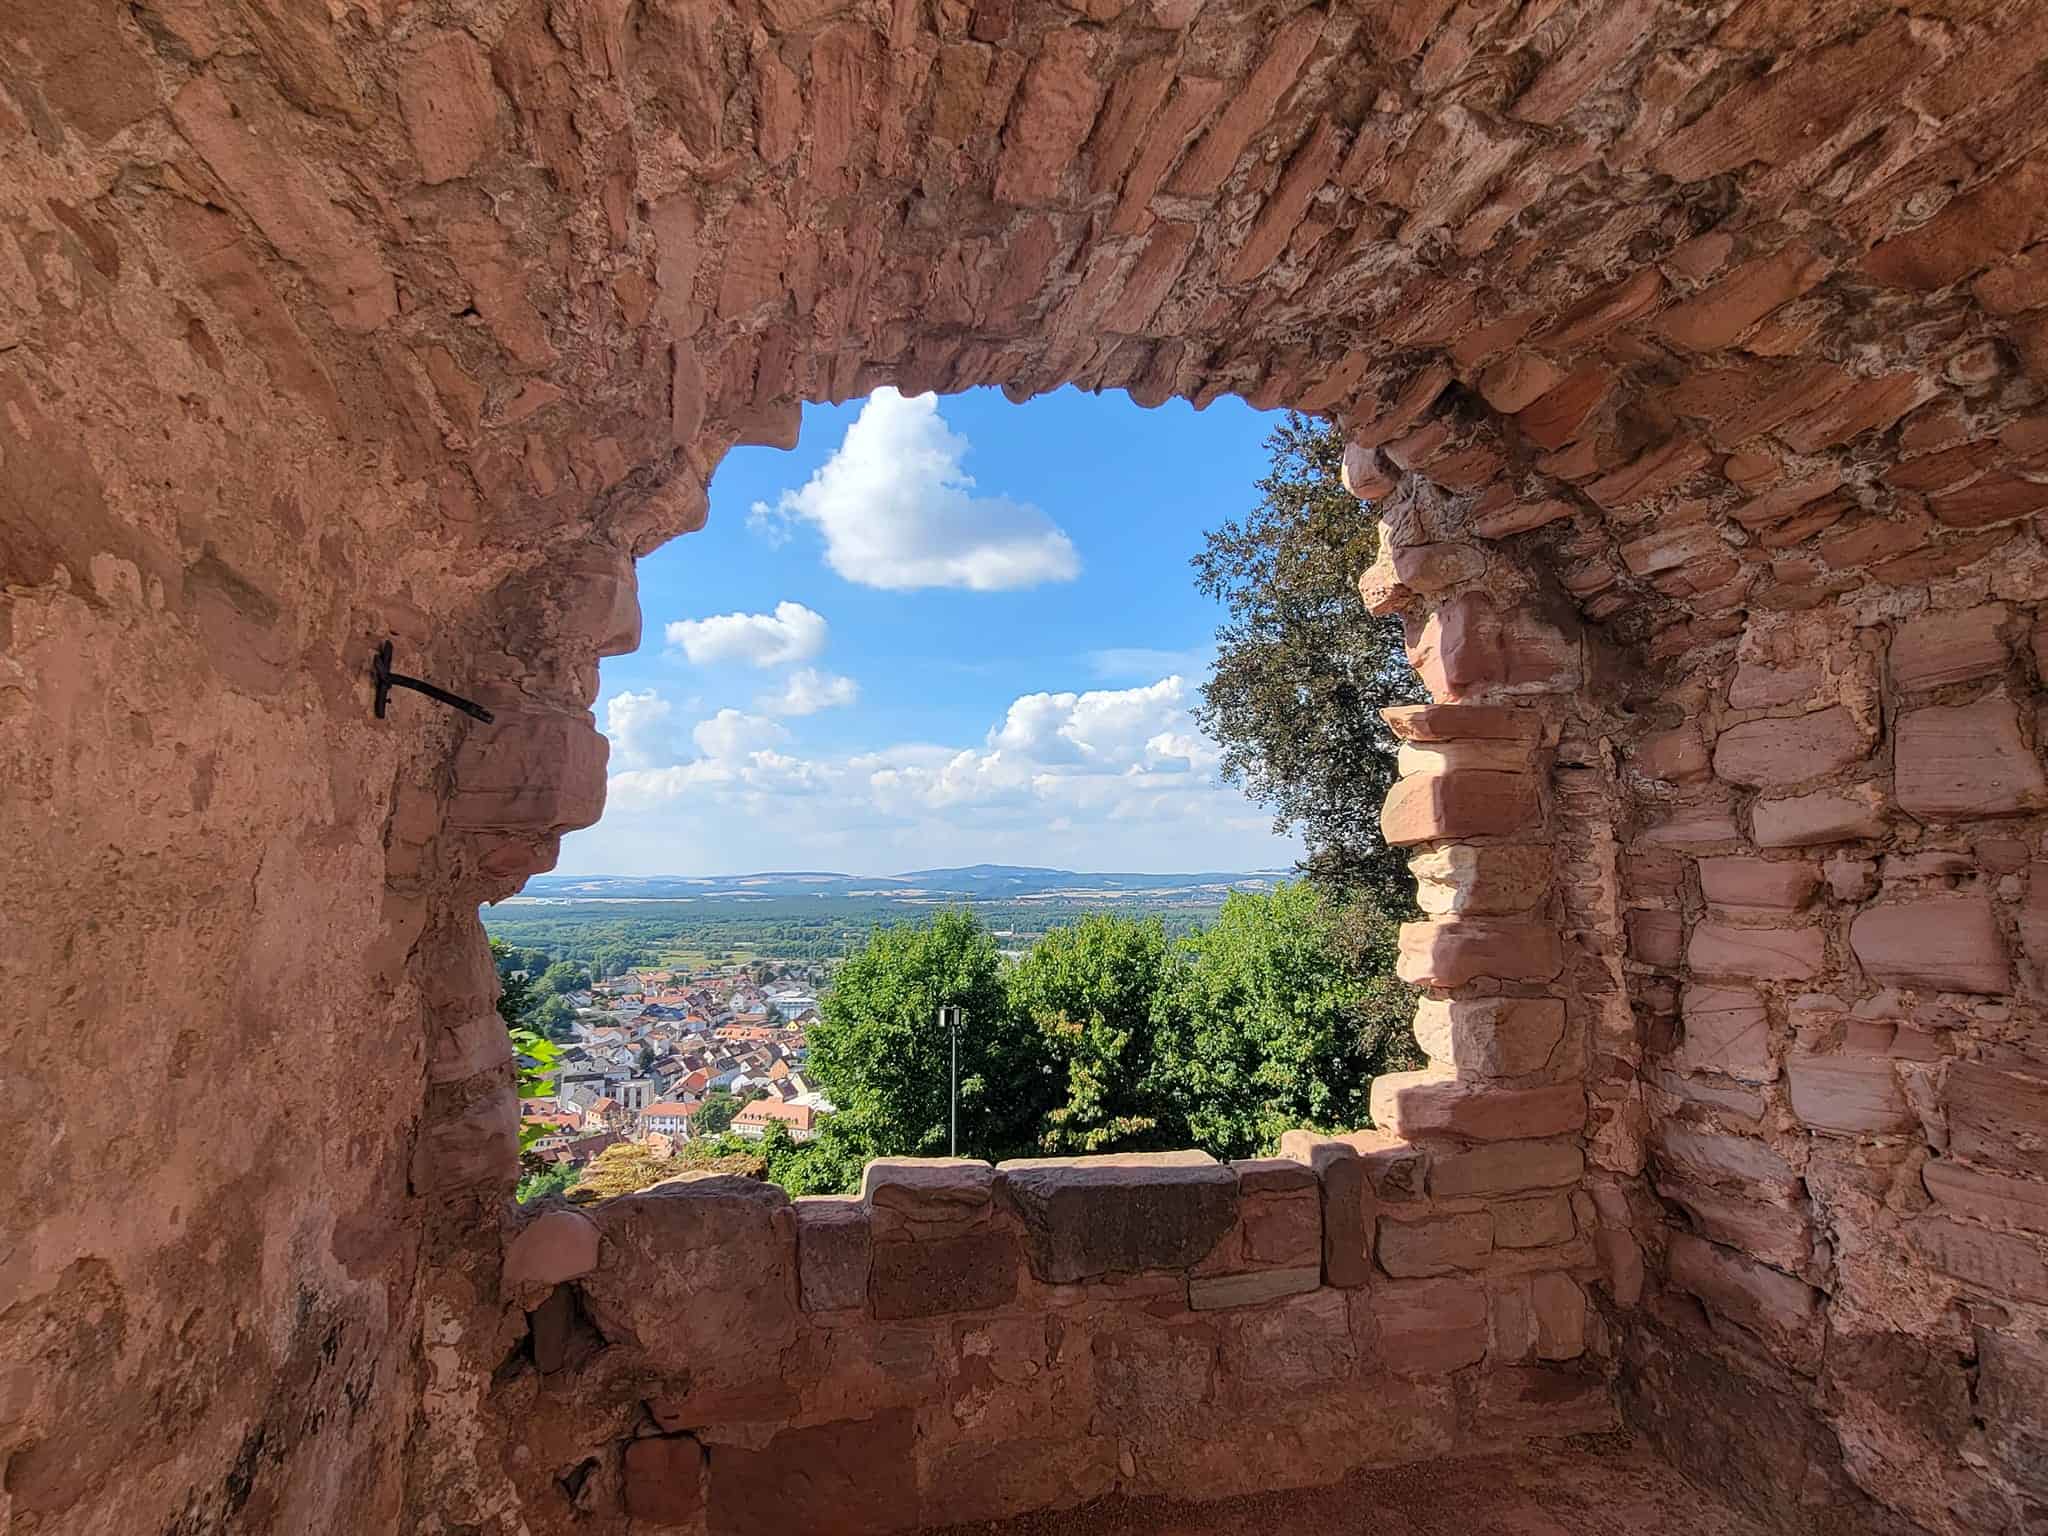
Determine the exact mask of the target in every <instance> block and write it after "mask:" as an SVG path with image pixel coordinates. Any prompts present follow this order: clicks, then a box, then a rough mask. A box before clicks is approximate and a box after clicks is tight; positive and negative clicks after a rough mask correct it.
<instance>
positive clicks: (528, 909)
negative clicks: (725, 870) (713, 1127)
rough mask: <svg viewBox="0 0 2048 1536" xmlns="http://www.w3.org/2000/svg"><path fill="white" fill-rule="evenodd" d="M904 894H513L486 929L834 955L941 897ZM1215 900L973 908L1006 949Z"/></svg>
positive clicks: (534, 936)
mask: <svg viewBox="0 0 2048 1536" xmlns="http://www.w3.org/2000/svg"><path fill="white" fill-rule="evenodd" d="M958 904H959V902H958V899H957V898H954V899H953V900H951V901H949V902H941V901H935V902H933V903H932V904H931V906H930V907H919V906H916V905H912V904H909V903H906V902H905V901H904V900H902V898H900V897H862V896H837V895H834V896H772V897H763V898H753V897H730V896H719V897H700V898H698V899H696V900H693V901H634V902H616V901H593V902H563V903H559V904H557V903H554V902H549V903H547V904H545V905H540V904H526V903H516V904H512V905H506V906H498V907H486V908H484V909H483V914H482V916H483V922H484V929H485V931H486V932H488V933H489V934H490V936H491V937H492V938H494V939H498V940H501V941H503V942H504V943H506V944H510V945H513V946H515V947H517V948H521V949H539V950H545V951H546V952H547V954H548V955H549V956H550V957H551V958H552V959H555V960H573V961H575V962H577V963H578V964H580V965H585V966H590V967H592V968H597V967H599V966H600V965H601V964H602V963H603V961H604V960H605V959H606V958H608V957H610V956H616V955H617V954H618V952H620V951H622V950H630V951H633V952H635V953H636V954H638V955H640V956H641V957H642V958H641V959H640V960H639V961H638V962H637V963H640V964H649V965H653V964H662V965H702V964H710V963H715V962H720V961H726V960H753V959H769V960H795V961H805V962H812V963H816V962H822V961H826V960H834V959H840V958H843V957H844V956H846V955H848V954H850V953H852V952H853V951H855V950H857V949H859V948H860V947H861V945H862V944H864V943H865V942H866V941H867V939H868V936H869V935H870V934H871V933H872V932H873V931H874V930H875V929H876V928H878V927H886V926H889V925H892V924H899V923H910V922H916V921H919V920H920V919H924V918H929V917H930V916H931V914H932V912H934V911H936V910H940V909H941V908H943V907H945V906H947V905H955V906H957V905H958ZM1222 907H1223V899H1222V895H1221V893H1220V892H1219V893H1218V894H1217V896H1216V897H1215V899H1214V900H1209V901H1201V900H1193V899H1190V898H1189V897H1187V896H1186V895H1185V894H1180V895H1177V896H1175V897H1174V898H1173V899H1172V900H1171V901H1170V902H1162V901H1156V900H1148V899H1147V898H1146V897H1144V896H1143V895H1142V894H1137V893H1128V894H1119V895H1118V896H1116V897H1115V898H1114V899H1111V900H1106V901H1072V902H1066V901H1048V900H1046V899H1044V898H1039V899H1037V900H1034V901H1030V902H1003V901H990V902H975V903H973V908H974V913H975V916H976V917H977V918H978V919H980V921H981V923H982V925H983V926H984V927H985V928H987V929H988V930H989V931H990V932H991V933H993V934H995V935H996V938H997V942H998V943H999V944H1000V945H1001V946H1002V947H1003V948H1005V949H1017V950H1023V949H1029V948H1030V947H1031V946H1032V944H1034V943H1036V942H1037V940H1038V939H1039V938H1041V937H1043V936H1044V934H1045V933H1046V931H1047V930H1048V929H1051V928H1056V927H1067V926H1071V925H1072V924H1074V923H1077V922H1079V921H1080V920H1081V919H1082V918H1083V917H1085V916H1087V915H1088V914H1089V913H1091V912H1103V911H1114V912H1117V913H1119V914H1121V915H1123V916H1127V917H1152V916H1156V917H1158V918H1159V919H1160V921H1161V923H1162V924H1163V925H1164V926H1165V929H1166V932H1167V934H1168V936H1169V937H1179V936H1181V935H1183V934H1188V933H1192V932H1194V931H1195V930H1196V929H1197V928H1200V927H1203V926H1204V925H1206V924H1208V923H1210V922H1212V921H1214V919H1215V917H1216V914H1217V913H1218V912H1219V911H1221V910H1222Z"/></svg>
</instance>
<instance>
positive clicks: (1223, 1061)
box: [1155, 881, 1421, 1157]
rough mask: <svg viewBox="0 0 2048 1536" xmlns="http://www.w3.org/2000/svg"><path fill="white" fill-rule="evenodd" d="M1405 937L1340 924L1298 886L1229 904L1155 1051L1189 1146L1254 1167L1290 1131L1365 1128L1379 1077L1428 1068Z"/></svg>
mask: <svg viewBox="0 0 2048 1536" xmlns="http://www.w3.org/2000/svg"><path fill="white" fill-rule="evenodd" d="M1396 934H1397V925H1396V924H1395V923H1394V922H1393V921H1392V920H1391V919H1389V918H1387V917H1386V916H1384V915H1383V914H1381V913H1379V912H1377V911H1374V910H1373V909H1371V908H1369V907H1366V906H1364V905H1363V904H1358V905H1355V906H1353V907H1351V908H1349V909H1346V910H1344V911H1342V912H1340V910H1339V909H1337V908H1336V907H1334V906H1333V904H1332V903H1331V901H1330V899H1329V898H1328V897H1326V896H1324V895H1323V894H1322V892H1321V891H1320V890H1318V889H1317V888H1316V887H1315V886H1314V885H1312V884H1309V883H1308V882H1306V881H1303V882H1300V883H1297V884H1293V885H1283V886H1281V887H1280V888H1279V889H1277V890H1275V891H1274V892H1273V893H1272V894H1271V895H1270V896H1245V895H1236V896H1232V897H1231V898H1230V900H1229V901H1228V902H1226V903H1225V904H1224V907H1223V914H1222V916H1221V917H1220V918H1218V919H1217V921H1216V923H1215V925H1214V926H1213V927H1211V928H1209V929H1208V930H1207V931H1205V932H1203V933H1202V934H1200V935H1198V936H1197V937H1195V938H1192V939H1189V940H1187V941H1185V942H1184V943H1183V945H1182V947H1181V957H1180V958H1181V964H1180V965H1179V966H1178V967H1177V968H1176V969H1175V971H1174V974H1173V976H1172V978H1171V982H1170V996H1169V999H1168V1001H1167V1004H1166V1006H1165V1007H1163V1008H1162V1009H1161V1010H1160V1020H1161V1026H1162V1032H1161V1038H1160V1039H1159V1041H1158V1043H1157V1044H1156V1046H1155V1050H1156V1052H1157V1054H1158V1057H1159V1060H1160V1075H1161V1079H1162V1084H1163V1087H1164V1091H1165V1092H1166V1094H1167V1095H1168V1096H1169V1097H1170V1098H1171V1100H1172V1101H1173V1102H1174V1103H1175V1104H1176V1105H1177V1106H1179V1107H1180V1109H1181V1111H1182V1112H1183V1113H1184V1114H1185V1115H1186V1120H1187V1132H1188V1140H1190V1141H1191V1142H1193V1144H1194V1145H1196V1146H1198V1147H1202V1148H1203V1149H1205V1150H1207V1151H1209V1152H1212V1153H1214V1154H1216V1155H1217V1156H1219V1157H1248V1156H1251V1155H1253V1154H1255V1153H1257V1152H1260V1151H1263V1150H1267V1149H1270V1148H1271V1147H1272V1146H1273V1145H1274V1143H1276V1142H1277V1141H1278V1140H1279V1137H1280V1133H1281V1132H1282V1131H1285V1130H1289V1129H1291V1128H1293V1127H1295V1126H1319V1127H1325V1128H1354V1127H1360V1126H1365V1125H1369V1124H1370V1123H1371V1117H1370V1112H1369V1109H1368V1106H1367V1099H1368V1095H1369V1093H1370V1090H1371V1087H1372V1080H1373V1078H1374V1077H1375V1076H1376V1075H1377V1074H1379V1073H1381V1072H1391V1071H1399V1070H1402V1069H1404V1068H1407V1067H1410V1066H1418V1065H1420V1064H1421V1059H1420V1056H1419V1055H1418V1054H1417V1052H1416V1050H1415V1044H1414V1035H1413V1033H1412V1030H1411V1028H1410V1019H1411V1017H1412V1014H1413V1000H1414V993H1413V992H1412V991H1411V990H1410V989H1409V988H1408V987H1406V986H1405V985H1403V984H1402V983H1401V982H1400V981H1399V980H1397V979H1396V978H1395V976H1394V974H1393V971H1394V950H1395V942H1396Z"/></svg>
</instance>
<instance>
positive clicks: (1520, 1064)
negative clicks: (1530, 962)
mask: <svg viewBox="0 0 2048 1536" xmlns="http://www.w3.org/2000/svg"><path fill="white" fill-rule="evenodd" d="M1564 1025H1565V1014H1564V999H1563V998H1561V997H1475V998H1460V999H1455V1000H1453V999H1448V998H1435V997H1424V998H1420V999H1418V1000H1417V1002H1416V1004H1415V1041H1416V1044H1418V1045H1420V1046H1421V1047H1422V1049H1423V1051H1424V1052H1425V1053H1426V1054H1427V1055H1428V1056H1429V1058H1430V1060H1431V1061H1432V1062H1434V1063H1436V1064H1437V1065H1439V1066H1445V1065H1448V1066H1450V1067H1452V1068H1453V1069H1454V1070H1455V1071H1456V1073H1457V1075H1458V1076H1460V1077H1522V1076H1526V1075H1527V1074H1529V1073H1533V1072H1541V1071H1543V1070H1544V1069H1545V1068H1546V1067H1547V1066H1548V1065H1549V1064H1550V1058H1551V1055H1552V1053H1553V1052H1555V1051H1556V1049H1557V1047H1558V1045H1559V1043H1560V1042H1561V1041H1562V1040H1563V1039H1564Z"/></svg>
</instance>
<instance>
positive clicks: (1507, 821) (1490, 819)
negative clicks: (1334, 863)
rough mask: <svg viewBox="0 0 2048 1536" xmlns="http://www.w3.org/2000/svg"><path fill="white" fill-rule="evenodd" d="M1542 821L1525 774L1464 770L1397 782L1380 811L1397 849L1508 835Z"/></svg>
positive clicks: (1530, 781)
mask: <svg viewBox="0 0 2048 1536" xmlns="http://www.w3.org/2000/svg"><path fill="white" fill-rule="evenodd" d="M1538 819H1539V813H1538V810H1537V804H1536V781H1535V780H1534V779H1533V778H1532V777H1531V776H1530V775H1528V774H1526V773H1497V772H1493V771H1491V770H1487V769H1464V770H1459V771H1456V772H1451V773H1429V774H1410V775H1409V776H1408V777H1407V778H1404V779H1398V780H1396V781H1395V783H1394V787H1393V788H1392V789H1391V790H1389V791H1388V792H1387V801H1386V804H1385V805H1384V806H1382V807H1381V809H1380V833H1381V835H1382V836H1383V837H1385V838H1386V840H1387V842H1388V843H1389V844H1391V845H1392V846H1394V847H1396V848H1404V847H1407V846H1409V845H1410V844H1413V843H1427V842H1435V841H1438V840H1441V839H1444V838H1455V837H1488V836H1506V835H1510V834H1513V833H1516V832H1521V831H1525V830H1528V829H1530V828H1531V827H1532V826H1534V825H1535V824H1536V823H1537V821H1538Z"/></svg>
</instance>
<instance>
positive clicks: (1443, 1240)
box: [1375, 1211, 1493, 1278]
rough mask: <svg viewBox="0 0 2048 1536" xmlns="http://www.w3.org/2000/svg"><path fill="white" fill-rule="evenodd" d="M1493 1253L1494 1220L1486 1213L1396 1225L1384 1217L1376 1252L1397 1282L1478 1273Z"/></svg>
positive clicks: (1382, 1264)
mask: <svg viewBox="0 0 2048 1536" xmlns="http://www.w3.org/2000/svg"><path fill="white" fill-rule="evenodd" d="M1492 1251H1493V1217H1492V1215H1491V1214H1489V1213H1488V1212H1486V1211H1468V1212H1465V1213H1463V1214H1461V1215H1456V1216H1433V1217H1425V1218H1423V1219H1422V1220H1420V1221H1396V1220H1394V1219H1393V1218H1391V1217H1388V1216H1382V1217H1381V1218H1380V1223H1379V1240H1378V1244H1377V1246H1376V1248H1375V1252H1376V1253H1377V1255H1378V1257H1379V1261H1380V1268H1381V1269H1383V1270H1385V1271H1386V1272H1387V1273H1388V1274H1390V1275H1393V1276H1395V1277H1396V1278H1416V1277H1427V1276H1431V1275H1449V1274H1455V1273H1457V1272H1458V1271H1459V1270H1469V1269H1477V1268H1479V1267H1480V1265H1481V1264H1482V1263H1483V1262H1484V1261H1485V1259H1486V1256H1487V1254H1489V1253H1491V1252H1492Z"/></svg>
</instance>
